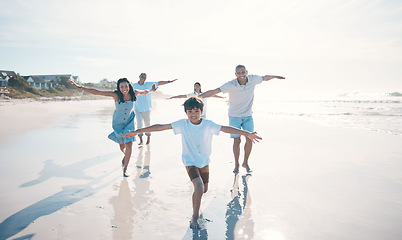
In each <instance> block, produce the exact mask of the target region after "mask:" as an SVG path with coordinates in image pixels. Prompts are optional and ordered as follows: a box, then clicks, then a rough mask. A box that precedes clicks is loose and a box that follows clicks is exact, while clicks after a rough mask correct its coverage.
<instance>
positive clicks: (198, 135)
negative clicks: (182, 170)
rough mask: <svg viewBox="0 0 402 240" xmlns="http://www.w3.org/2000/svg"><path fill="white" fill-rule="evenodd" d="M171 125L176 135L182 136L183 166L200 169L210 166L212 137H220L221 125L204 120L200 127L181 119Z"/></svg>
mask: <svg viewBox="0 0 402 240" xmlns="http://www.w3.org/2000/svg"><path fill="white" fill-rule="evenodd" d="M171 125H172V128H173V132H174V134H181V138H182V161H183V164H184V165H185V166H196V167H198V168H203V167H205V166H206V165H208V164H209V162H210V159H209V156H210V155H211V146H212V136H213V135H219V133H220V130H221V125H218V124H216V123H214V122H212V121H211V120H207V119H202V122H201V123H200V124H198V125H195V124H192V123H191V122H190V120H189V119H181V120H178V121H176V122H172V123H171Z"/></svg>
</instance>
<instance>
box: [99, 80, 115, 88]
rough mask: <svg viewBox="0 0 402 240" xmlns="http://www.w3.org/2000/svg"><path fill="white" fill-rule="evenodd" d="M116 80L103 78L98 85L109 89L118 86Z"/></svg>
mask: <svg viewBox="0 0 402 240" xmlns="http://www.w3.org/2000/svg"><path fill="white" fill-rule="evenodd" d="M116 84H117V83H116V82H111V81H108V80H107V79H102V80H101V81H100V82H99V83H98V87H100V88H108V89H110V88H112V89H113V88H116Z"/></svg>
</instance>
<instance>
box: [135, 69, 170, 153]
mask: <svg viewBox="0 0 402 240" xmlns="http://www.w3.org/2000/svg"><path fill="white" fill-rule="evenodd" d="M139 77H140V79H139V81H138V82H136V83H134V84H133V88H134V89H136V90H150V89H152V85H154V84H155V87H158V86H162V85H165V84H168V83H172V82H174V81H177V79H173V80H169V81H159V82H145V81H146V80H147V74H146V73H141V74H140V76H139ZM145 96H146V97H145ZM151 108H152V95H151V94H148V95H138V96H137V100H136V101H135V106H134V110H135V117H136V120H137V129H139V128H143V127H144V124H145V127H148V126H150V125H151ZM145 135H146V136H147V137H148V138H147V143H146V144H149V143H150V142H151V133H148V132H147V133H145ZM142 136H143V133H140V134H138V137H139V138H140V142H139V143H138V145H142V144H143V141H142Z"/></svg>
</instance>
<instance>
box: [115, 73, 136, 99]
mask: <svg viewBox="0 0 402 240" xmlns="http://www.w3.org/2000/svg"><path fill="white" fill-rule="evenodd" d="M122 82H126V83H128V87H129V88H130V90H129V91H128V93H129V94H130V96H131V101H133V102H134V101H136V100H137V97H136V96H135V93H134V89H133V86H132V85H131V83H130V82H129V81H128V80H127V78H120V79H119V81H117V90H115V91H114V92H115V93H117V96H118V97H119V103H124V96H123V93H122V92H121V91H120V83H122Z"/></svg>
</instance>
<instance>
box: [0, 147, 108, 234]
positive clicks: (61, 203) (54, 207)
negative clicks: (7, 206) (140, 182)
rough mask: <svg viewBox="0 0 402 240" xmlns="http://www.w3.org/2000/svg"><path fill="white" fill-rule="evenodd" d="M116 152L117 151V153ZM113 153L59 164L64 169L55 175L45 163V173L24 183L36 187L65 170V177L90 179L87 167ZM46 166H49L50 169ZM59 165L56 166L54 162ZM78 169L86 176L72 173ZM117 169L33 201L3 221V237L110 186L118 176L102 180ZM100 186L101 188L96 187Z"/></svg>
mask: <svg viewBox="0 0 402 240" xmlns="http://www.w3.org/2000/svg"><path fill="white" fill-rule="evenodd" d="M113 155H115V154H113ZM110 158H111V155H110V154H108V155H105V156H101V157H99V158H98V157H95V158H91V159H88V160H83V161H81V162H78V163H74V164H72V165H68V166H66V167H57V168H58V169H63V170H60V171H58V172H56V174H53V173H51V172H49V168H48V167H49V166H50V165H49V164H47V165H46V164H45V169H44V170H43V171H42V172H41V176H40V177H39V178H38V179H36V180H33V181H30V182H28V183H24V184H23V185H22V186H23V187H28V186H32V185H35V184H39V183H41V182H43V181H45V180H47V179H49V178H50V177H56V176H60V175H59V174H58V173H60V172H61V171H66V172H65V173H63V174H62V176H64V177H68V176H70V177H71V178H74V179H76V178H78V179H87V178H89V177H86V176H85V175H84V173H83V170H84V169H85V168H88V167H90V166H93V165H96V164H99V163H101V162H105V161H108V160H110ZM46 166H48V167H47V168H46ZM52 166H56V165H54V164H53V165H52ZM78 168H81V169H80V171H81V173H82V175H81V176H80V175H78V174H77V173H72V172H71V171H76V170H77V169H78ZM112 172H114V170H113V171H111V172H109V173H107V174H103V175H102V176H100V177H97V178H94V179H92V180H91V181H90V182H88V183H87V184H79V185H70V186H64V187H62V190H61V191H60V192H58V193H55V194H53V195H52V196H50V197H47V198H45V199H43V200H41V201H39V202H36V203H34V204H32V205H31V206H28V207H26V208H24V209H22V210H20V211H19V212H17V213H15V214H13V215H11V216H9V217H8V218H6V219H5V220H4V221H3V222H2V223H0V240H4V239H8V238H10V237H12V236H14V235H15V234H17V233H19V232H21V231H22V230H24V229H25V228H26V227H28V226H29V225H30V224H31V223H32V222H33V221H35V220H36V219H38V218H40V217H42V216H46V215H49V214H52V213H54V212H56V211H58V210H60V209H62V208H65V207H67V206H69V205H71V204H74V203H76V202H78V201H80V200H82V199H85V198H87V197H89V196H91V195H93V194H95V193H96V192H98V191H100V190H101V189H103V188H105V187H106V186H108V185H110V184H111V183H112V182H113V181H115V179H112V180H109V181H107V182H105V183H103V184H101V185H99V183H101V182H102V180H105V179H106V177H108V176H109V175H110V174H111V173H112ZM94 186H97V187H94ZM33 235H34V234H29V235H26V236H23V237H20V238H17V239H21V240H22V239H31V238H32V237H33Z"/></svg>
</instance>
